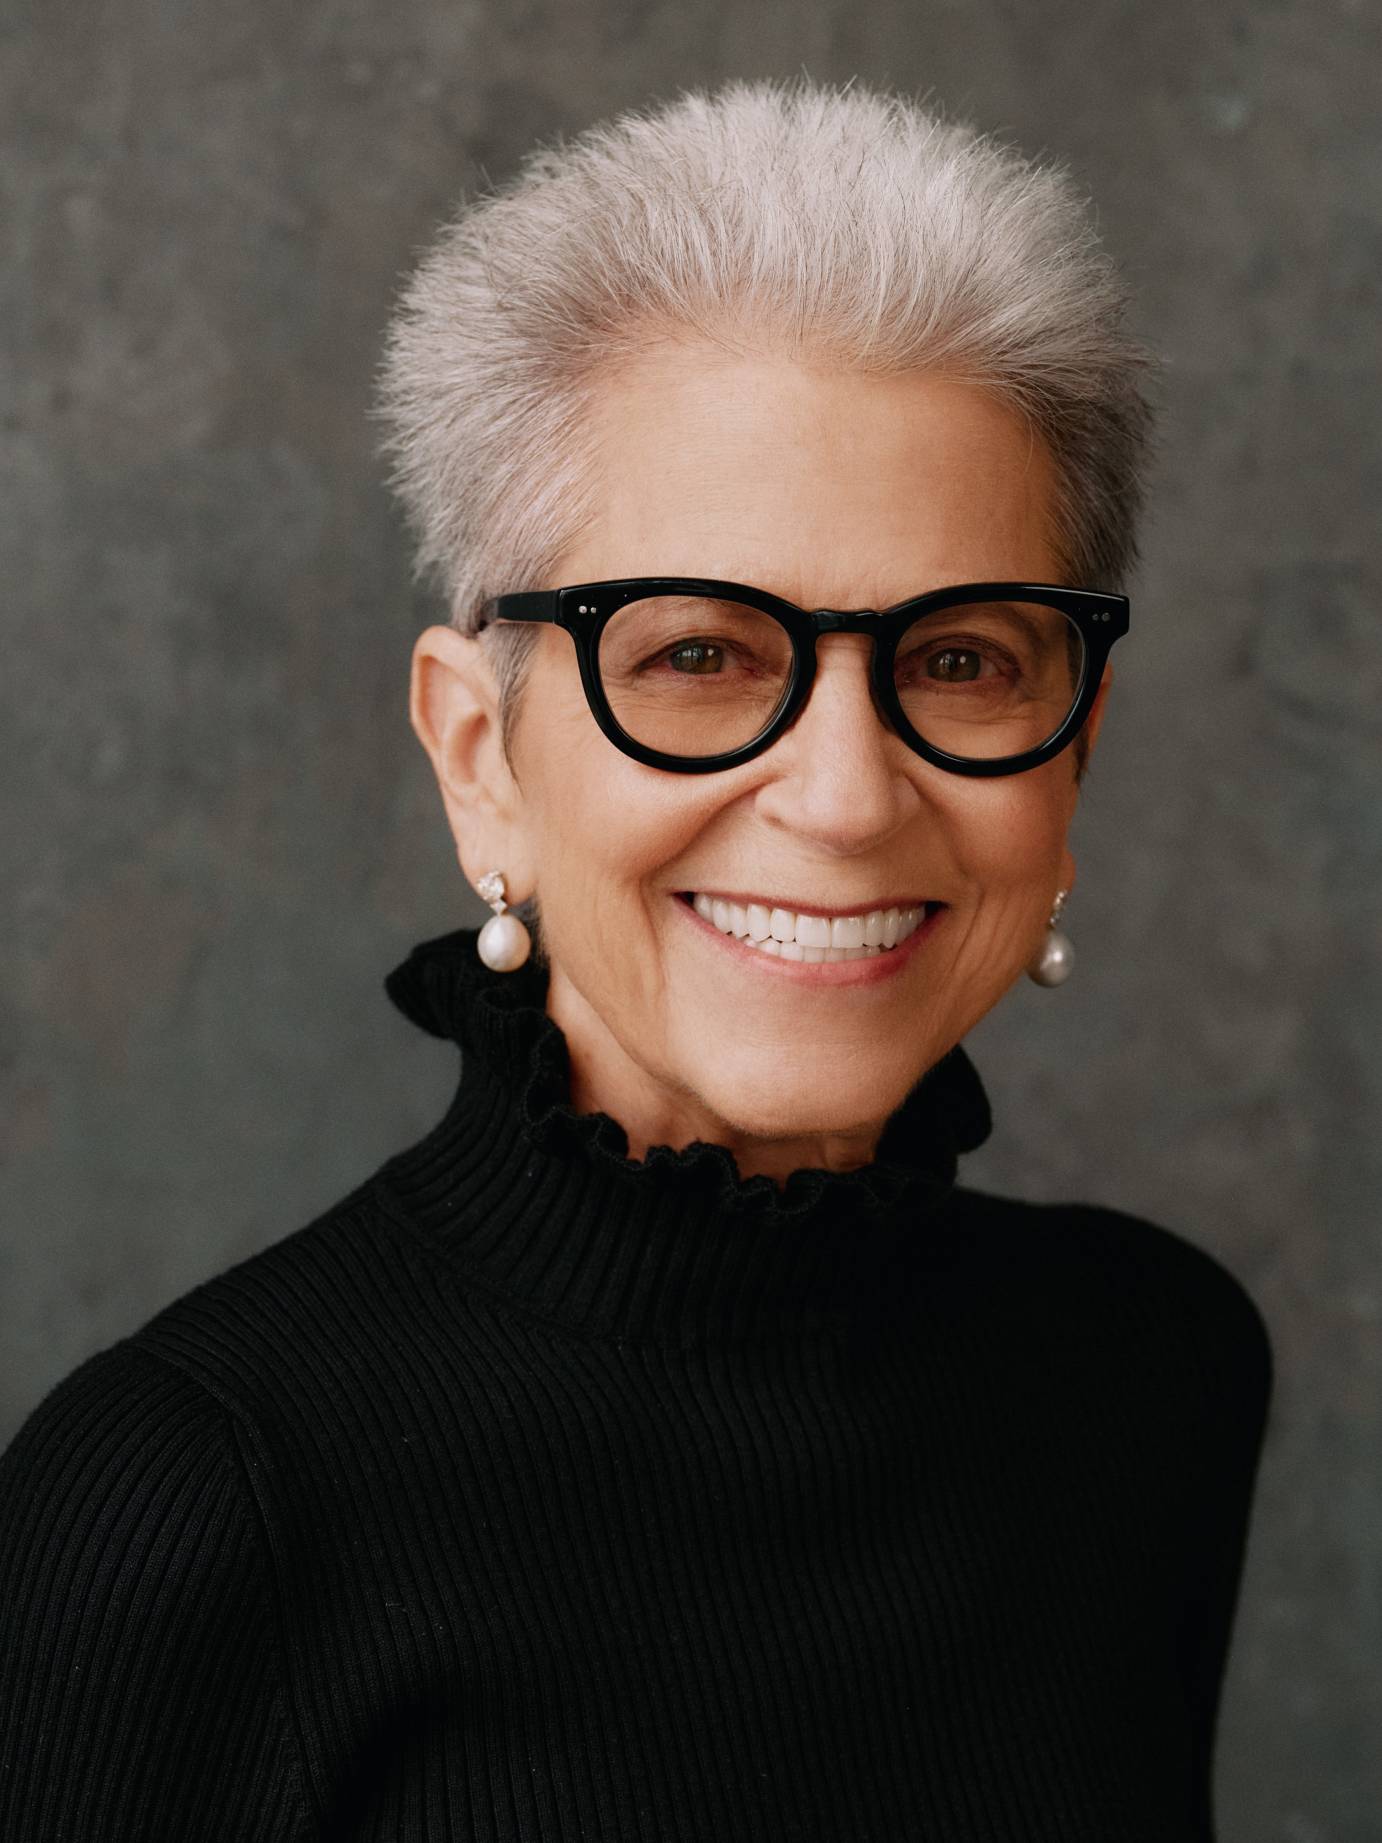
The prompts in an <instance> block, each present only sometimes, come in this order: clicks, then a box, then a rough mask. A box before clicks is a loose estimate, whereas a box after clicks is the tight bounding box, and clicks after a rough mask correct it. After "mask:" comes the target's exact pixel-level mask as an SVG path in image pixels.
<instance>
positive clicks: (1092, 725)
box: [1084, 660, 1113, 755]
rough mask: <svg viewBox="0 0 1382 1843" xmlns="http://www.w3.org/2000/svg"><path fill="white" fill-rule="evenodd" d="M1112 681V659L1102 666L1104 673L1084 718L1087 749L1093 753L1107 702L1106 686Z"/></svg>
mask: <svg viewBox="0 0 1382 1843" xmlns="http://www.w3.org/2000/svg"><path fill="white" fill-rule="evenodd" d="M1112 683H1113V662H1112V660H1110V661H1109V663H1108V664H1107V665H1106V666H1105V667H1104V675H1103V677H1102V678H1101V679H1100V680H1099V689H1098V690H1097V691H1096V692H1095V693H1094V702H1093V703H1092V704H1091V705H1090V707H1089V715H1088V716H1087V717H1086V718H1085V720H1084V734H1085V735H1086V737H1087V738H1088V749H1089V753H1090V754H1091V755H1092V754H1093V753H1094V741H1095V738H1096V737H1097V736H1098V734H1099V725H1100V724H1101V723H1102V722H1103V720H1104V705H1105V704H1106V703H1107V702H1108V688H1109V686H1110V685H1111V684H1112Z"/></svg>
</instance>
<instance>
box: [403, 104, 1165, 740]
mask: <svg viewBox="0 0 1382 1843" xmlns="http://www.w3.org/2000/svg"><path fill="white" fill-rule="evenodd" d="M1126 306H1127V302H1126V295H1125V290H1124V287H1123V284H1122V282H1121V280H1120V278H1119V276H1118V274H1117V271H1116V269H1115V267H1114V265H1113V263H1112V262H1111V260H1110V259H1109V257H1108V256H1107V255H1106V253H1105V252H1104V251H1103V249H1102V247H1101V245H1100V243H1099V240H1098V236H1097V233H1096V230H1095V227H1094V223H1093V218H1092V214H1091V212H1090V210H1089V207H1088V205H1087V204H1086V202H1085V200H1084V199H1083V197H1082V196H1081V195H1080V194H1079V192H1078V191H1077V190H1076V188H1075V187H1074V186H1073V184H1072V183H1071V181H1070V180H1069V178H1068V176H1067V175H1066V174H1065V173H1064V172H1063V171H1062V170H1061V169H1060V168H1059V167H1057V166H1054V165H1051V164H1037V163H1034V162H1033V161H1031V160H1028V159H1026V158H1024V157H1023V156H1022V155H1020V154H1018V153H1016V152H1014V151H1012V150H1011V149H1009V148H1007V147H1004V146H1002V145H1000V144H999V143H997V142H995V141H994V140H992V139H990V138H988V137H986V136H984V135H982V134H980V133H978V132H977V131H976V130H974V129H973V128H970V127H968V126H965V125H962V124H956V123H951V122H947V121H945V120H943V119H942V118H941V117H940V116H938V115H937V114H935V113H933V112H932V111H930V110H929V109H927V108H924V107H922V106H920V105H919V104H917V103H915V102H913V101H911V100H909V99H907V98H905V97H902V96H898V95H892V94H881V93H879V92H876V91H873V90H869V89H867V88H864V87H861V86H859V85H856V84H849V85H846V86H844V87H843V88H831V87H826V86H821V85H817V84H814V83H811V82H809V81H805V80H799V81H797V82H794V83H788V84H780V83H773V82H766V81H763V82H733V83H729V84H726V85H725V86H723V87H722V88H720V89H718V90H716V91H714V92H711V93H706V92H702V91H694V92H690V93H687V94H685V95H682V96H681V97H679V98H677V99H676V100H675V101H672V102H670V103H667V104H664V105H661V106H658V107H654V108H650V109H647V110H640V111H632V112H629V113H627V114H624V115H620V116H618V117H617V118H615V119H614V120H613V121H610V122H607V123H602V124H599V125H597V126H595V127H592V128H589V129H587V130H586V131H585V132H584V133H582V134H580V135H578V136H577V137H576V138H575V139H574V140H572V141H570V142H568V143H565V144H561V145H558V146H555V147H551V148H543V149H539V150H538V151H536V152H534V153H533V154H532V155H530V156H529V158H528V159H527V161H526V162H525V163H524V165H523V166H522V168H521V170H520V171H519V172H518V174H517V175H516V176H515V177H514V178H513V179H512V180H511V181H510V182H509V183H507V184H506V185H504V186H502V187H500V188H498V189H497V190H495V191H493V192H492V193H490V194H488V195H486V196H484V197H482V198H480V199H478V200H476V201H474V202H472V203H470V204H468V205H466V206H464V207H463V208H462V210H461V211H460V214H459V215H458V216H457V217H456V218H455V219H454V220H453V221H452V222H451V223H450V224H449V225H448V226H447V227H446V228H445V229H444V230H443V231H442V232H441V234H440V235H439V236H438V238H437V240H436V241H435V243H434V244H433V246H432V247H431V249H430V250H429V251H428V253H427V254H426V255H425V256H424V257H423V259H422V261H421V262H420V263H419V265H418V267H417V268H416V270H415V271H414V273H413V274H412V276H411V277H410V279H409V280H408V282H407V283H406V285H405V287H404V289H403V291H402V294H401V297H400V300H399V302H398V305H397V308H396V310H395V313H394V317H393V320H392V323H391V326H390V328H389V333H388V339H387V345H386V349H385V356H384V362H383V367H382V375H381V381H380V395H379V409H380V414H381V416H382V417H383V420H384V422H385V425H386V429H387V435H386V442H385V446H386V451H387V452H388V454H389V455H390V458H391V460H392V463H393V481H394V484H395V486H396V487H397V489H398V491H399V493H400V495H401V497H402V499H403V502H404V504H405V507H406V509H407V511H408V514H409V517H410V520H411V522H412V525H413V527H414V530H415V532H416V536H417V559H418V566H419V572H420V573H422V574H425V575H430V576H434V577H435V578H436V579H437V580H438V581H439V583H440V586H441V588H442V590H443V593H444V594H445V596H446V600H447V604H448V609H449V618H450V620H451V623H452V624H453V625H454V626H455V627H457V628H458V629H459V630H460V631H462V632H474V631H475V630H476V629H477V627H478V626H479V624H480V614H481V609H482V605H483V603H484V601H485V599H486V598H487V597H488V596H490V595H493V594H497V593H500V592H503V591H506V590H511V589H520V588H526V587H531V586H536V585H538V584H539V582H540V580H541V578H542V577H543V575H544V574H545V572H546V570H547V569H548V568H549V567H550V565H551V564H552V562H554V561H555V559H556V558H557V557H559V556H560V555H561V553H562V552H563V551H564V550H566V549H567V548H568V547H569V546H570V544H571V543H572V542H573V540H574V539H575V537H576V535H577V534H578V532H579V529H580V526H581V524H582V522H583V519H584V517H585V515H586V508H587V507H588V505H589V500H588V497H587V495H588V493H589V490H590V481H589V480H588V479H587V477H586V462H587V457H586V455H585V452H584V450H583V448H582V444H581V440H580V425H581V420H582V413H583V409H584V407H585V405H586V404H587V403H588V402H589V398H590V393H591V392H593V391H596V390H598V388H599V385H600V381H601V378H602V376H604V377H607V376H608V375H609V374H610V372H611V370H612V369H613V368H614V367H615V366H617V364H618V362H619V361H620V360H621V359H622V358H626V357H628V356H631V355H632V354H634V353H636V352H637V351H639V350H640V348H641V347H643V346H644V345H646V344H647V342H649V341H650V340H651V339H656V338H665V337H666V336H667V335H668V334H669V333H671V334H674V335H675V334H683V335H695V334H701V335H704V336H706V337H709V338H711V339H714V340H715V341H716V342H718V343H720V344H721V345H723V344H725V343H729V344H731V345H732V346H734V347H735V348H736V349H740V350H755V349H756V350H765V349H770V348H771V349H773V350H777V351H787V352H792V353H797V354H799V355H801V356H803V357H810V358H811V359H813V360H815V361H818V362H819V361H822V360H823V361H825V362H828V363H834V364H838V365H839V366H840V367H842V368H844V369H854V370H858V371H860V372H865V373H875V374H877V373H896V372H906V371H915V370H935V371H938V372H944V373H945V374H946V375H948V376H950V377H962V378H969V379H972V380H974V381H975V382H977V383H980V384H982V385H984V386H985V387H987V388H988V389H990V390H992V391H994V392H996V393H997V394H998V395H999V396H1001V397H1002V398H1003V399H1005V400H1006V401H1008V402H1010V403H1011V404H1012V405H1013V406H1014V407H1015V408H1016V409H1018V410H1019V411H1020V412H1022V413H1023V414H1024V415H1025V416H1027V417H1028V418H1029V420H1030V422H1031V424H1032V426H1033V427H1034V428H1035V430H1036V431H1037V433H1038V434H1039V435H1040V436H1041V437H1042V438H1043V439H1044V440H1045V442H1046V443H1047V445H1048V446H1049V449H1050V451H1051V453H1052V456H1053V457H1054V460H1055V462H1056V466H1057V475H1058V478H1059V480H1060V492H1059V503H1058V505H1057V506H1056V508H1055V526H1056V528H1055V530H1054V531H1053V533H1052V537H1053V541H1054V547H1055V550H1056V554H1057V556H1058V557H1059V558H1060V560H1061V563H1062V566H1063V568H1064V570H1065V572H1066V575H1067V577H1068V579H1069V580H1070V581H1072V582H1076V583H1080V584H1082V585H1084V586H1087V587H1096V588H1104V589H1118V588H1120V587H1122V586H1123V584H1124V581H1125V578H1126V576H1127V574H1128V572H1129V570H1130V568H1131V566H1132V563H1133V560H1134V556H1135V551H1136V536H1135V527H1136V521H1137V513H1138V510H1139V506H1140V502H1141V497H1142V480H1143V472H1144V467H1145V460H1146V453H1147V448H1148V436H1149V422H1150V418H1149V411H1148V406H1147V401H1146V397H1145V395H1144V392H1143V388H1142V385H1143V378H1144V375H1145V373H1146V370H1147V366H1148V362H1149V361H1148V358H1147V355H1146V354H1145V353H1144V352H1143V350H1142V349H1141V348H1140V347H1139V346H1138V345H1137V343H1136V342H1135V341H1134V340H1133V339H1132V338H1131V337H1130V336H1129V335H1128V333H1127V332H1126V331H1125V327H1124V321H1125V316H1126ZM532 637H533V630H532V629H530V628H525V627H494V628H491V629H490V630H489V633H488V635H487V644H488V645H492V646H493V657H494V659H495V664H496V668H497V670H498V674H499V679H500V684H501V689H502V690H503V691H504V693H505V695H506V698H507V697H509V696H510V695H511V693H512V692H513V690H514V689H515V688H516V686H517V683H518V681H519V680H520V679H521V675H522V662H523V659H524V658H525V657H526V653H527V650H528V647H529V645H530V643H531V640H532ZM506 729H507V724H506Z"/></svg>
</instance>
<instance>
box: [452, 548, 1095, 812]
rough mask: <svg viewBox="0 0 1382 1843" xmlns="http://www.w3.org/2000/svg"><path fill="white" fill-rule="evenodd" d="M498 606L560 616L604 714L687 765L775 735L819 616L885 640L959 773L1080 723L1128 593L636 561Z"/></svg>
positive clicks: (920, 732) (823, 628)
mask: <svg viewBox="0 0 1382 1843" xmlns="http://www.w3.org/2000/svg"><path fill="white" fill-rule="evenodd" d="M483 612H484V616H485V618H486V621H487V622H488V621H492V620H493V621H547V622H551V623H553V624H554V625H555V626H557V627H564V628H565V629H566V631H567V633H569V634H570V635H571V638H572V640H573V641H574V642H575V646H576V657H577V660H578V662H579V665H580V673H581V683H582V685H583V686H584V688H585V695H586V701H587V702H588V703H589V705H590V711H591V715H592V716H593V717H594V718H595V721H596V722H597V723H598V724H599V726H600V728H601V729H602V730H603V731H604V733H605V735H606V736H608V738H609V739H610V741H611V742H612V743H614V745H615V747H616V748H619V749H622V750H623V752H624V753H625V754H626V755H630V756H632V757H633V759H634V760H635V761H639V762H645V763H647V765H648V766H649V767H653V768H666V769H669V770H670V771H671V772H672V773H674V774H708V773H712V772H714V771H715V770H717V769H722V768H735V767H738V765H739V764H740V763H741V762H746V761H751V760H752V759H753V757H754V756H755V755H761V754H762V752H763V751H764V750H765V749H767V748H770V747H771V746H772V744H773V743H774V742H775V741H776V740H777V738H778V737H779V736H780V735H781V734H782V732H783V731H784V730H785V729H786V728H787V726H788V725H789V724H790V723H791V722H792V721H793V719H794V718H795V717H796V716H797V715H798V714H799V713H800V711H801V710H802V709H803V708H804V706H805V704H806V700H807V698H808V697H810V695H811V686H812V684H813V683H814V680H815V676H816V641H817V639H818V638H819V636H820V635H821V634H836V633H861V634H868V635H870V636H871V637H872V640H873V655H872V666H871V673H870V683H871V687H872V693H873V700H874V703H875V705H876V707H877V709H878V710H879V712H880V713H881V715H882V716H883V718H884V720H885V721H886V722H887V723H889V724H890V725H891V726H892V728H893V729H894V730H895V731H896V732H897V734H898V735H899V736H901V738H902V739H903V741H904V742H906V743H907V744H908V746H909V747H910V748H912V749H914V750H915V751H916V753H917V754H918V755H920V756H921V757H922V758H923V760H925V761H928V762H932V763H934V765H935V766H936V767H937V768H944V769H946V770H947V771H948V772H949V773H951V774H974V775H994V774H1020V773H1021V772H1022V771H1023V770H1024V769H1027V768H1036V767H1038V766H1039V765H1040V764H1041V763H1042V762H1046V761H1050V759H1051V757H1052V756H1053V755H1057V754H1059V753H1060V751H1061V750H1062V749H1064V748H1065V747H1066V746H1067V745H1068V744H1069V743H1070V742H1072V741H1073V740H1074V738H1075V737H1076V736H1077V735H1078V733H1079V730H1080V726H1081V725H1082V724H1083V722H1084V720H1085V718H1086V717H1087V716H1088V715H1089V712H1090V708H1091V706H1092V705H1093V703H1094V698H1095V695H1096V693H1097V692H1098V689H1099V681H1100V679H1101V677H1102V676H1103V670H1104V665H1105V662H1106V661H1107V659H1108V655H1109V649H1110V648H1111V647H1112V645H1113V643H1114V641H1115V640H1118V639H1120V638H1121V637H1122V636H1123V635H1124V634H1125V633H1126V632H1127V631H1128V600H1127V597H1126V596H1123V595H1105V594H1101V593H1099V592H1098V591H1095V590H1092V589H1066V588H1053V587H1051V586H1049V585H1047V584H1042V583H1031V582H969V583H962V584H959V585H958V586H955V587H951V588H944V589H934V590H932V591H931V592H930V593H929V594H926V595H917V596H913V597H912V598H911V599H910V600H908V601H905V602H898V603H897V604H896V605H895V606H894V607H891V608H884V609H867V608H866V609H856V610H853V611H842V610H839V609H834V608H818V609H816V610H814V612H808V611H807V610H806V609H804V608H798V607H797V606H796V604H795V603H794V602H789V601H784V600H783V598H782V597H781V596H779V595H770V594H769V593H768V592H767V591H766V590H764V589H754V588H750V587H748V586H747V585H746V584H744V583H741V582H719V581H715V580H713V579H709V578H701V577H694V576H633V577H626V578H624V579H622V580H620V581H615V582H585V583H579V584H577V585H575V586H574V587H571V588H565V589H544V590H537V591H532V592H528V593H523V594H513V595H499V596H495V597H494V598H493V599H492V600H490V601H488V602H486V604H485V607H484V610H483Z"/></svg>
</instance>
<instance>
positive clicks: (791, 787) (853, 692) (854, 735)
mask: <svg viewBox="0 0 1382 1843" xmlns="http://www.w3.org/2000/svg"><path fill="white" fill-rule="evenodd" d="M872 647H873V641H872V639H871V638H870V637H869V635H867V634H825V635H822V636H821V637H820V638H819V639H818V640H817V642H816V677H815V682H814V683H813V685H812V687H811V695H810V697H809V698H808V699H807V700H806V704H805V705H804V707H803V708H802V709H801V710H799V711H798V712H797V715H796V717H795V718H794V719H793V721H792V723H791V724H790V726H789V727H788V728H787V729H786V730H785V731H784V732H783V733H782V735H781V736H779V737H778V739H777V741H776V742H775V743H774V744H773V745H772V747H771V748H770V749H768V750H766V751H765V752H764V754H763V756H762V757H761V758H760V759H761V762H762V764H763V767H764V768H765V769H766V770H768V771H769V775H770V778H768V779H766V780H765V781H764V783H763V785H762V787H761V788H760V789H759V793H758V808H759V811H760V813H761V814H762V815H763V817H764V818H765V819H768V820H771V821H772V822H774V823H776V824H778V825H782V826H784V827H786V828H788V829H790V830H791V831H793V832H795V833H796V834H798V835H799V836H801V837H804V838H807V839H809V840H811V841H812V842H813V843H814V844H815V845H816V846H817V847H818V848H819V849H820V850H821V851H823V852H825V853H827V854H829V855H832V856H841V857H844V856H854V855H857V854H858V853H860V852H864V851H868V850H869V849H871V848H873V847H875V846H877V845H879V844H881V843H882V842H883V841H884V840H885V839H887V838H888V837H889V836H890V835H891V834H892V833H893V832H895V831H896V830H897V828H898V827H899V826H901V825H903V824H904V823H905V822H906V821H907V819H908V818H909V817H911V816H912V815H913V814H914V813H915V812H916V810H917V807H918V805H919V803H920V795H919V793H918V790H917V786H916V782H915V780H914V778H913V776H912V774H911V773H909V771H908V769H909V765H910V761H911V759H912V757H911V752H910V750H908V748H907V746H906V744H905V743H904V742H903V741H902V739H901V737H900V736H898V735H896V734H895V733H894V731H893V730H892V728H891V727H890V726H889V725H888V723H887V722H886V720H885V719H884V717H883V716H882V714H881V713H880V712H879V710H878V709H877V707H876V706H875V704H874V701H873V692H872V689H871V686H870V683H869V668H870V665H871V650H872Z"/></svg>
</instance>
